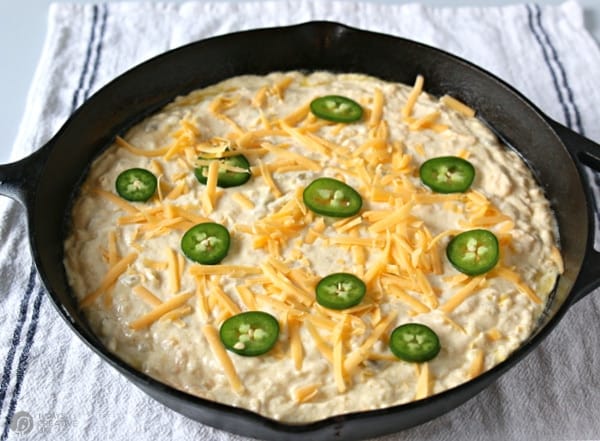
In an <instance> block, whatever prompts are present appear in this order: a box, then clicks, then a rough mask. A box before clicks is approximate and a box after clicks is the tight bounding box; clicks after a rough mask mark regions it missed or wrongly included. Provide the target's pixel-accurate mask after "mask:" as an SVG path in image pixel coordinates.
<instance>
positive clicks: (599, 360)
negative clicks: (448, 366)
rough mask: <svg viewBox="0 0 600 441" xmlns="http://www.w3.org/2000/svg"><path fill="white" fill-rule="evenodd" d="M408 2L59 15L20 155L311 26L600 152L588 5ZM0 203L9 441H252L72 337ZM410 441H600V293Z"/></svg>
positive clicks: (117, 7) (63, 9)
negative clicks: (532, 113) (153, 64)
mask: <svg viewBox="0 0 600 441" xmlns="http://www.w3.org/2000/svg"><path fill="white" fill-rule="evenodd" d="M400 3H401V2H400V1H398V4H392V3H389V2H388V3H385V4H383V3H369V2H364V3H354V2H347V1H327V0H322V1H309V0H288V1H267V2H243V3H232V2H214V3H213V2H189V3H179V4H170V3H109V4H98V5H95V4H66V3H65V4H54V5H52V6H51V7H50V10H49V17H48V33H47V37H46V42H45V46H44V50H43V54H42V56H41V59H40V62H39V66H38V69H37V72H36V74H35V77H34V81H33V84H32V86H31V89H30V93H29V97H28V101H27V105H26V111H25V115H24V117H23V121H22V124H21V127H20V130H19V134H18V137H17V140H16V142H15V145H14V150H13V153H12V157H13V159H18V158H20V157H23V156H25V155H26V154H28V153H29V152H31V151H32V150H34V149H36V148H38V147H40V146H41V145H43V144H44V142H45V141H47V140H48V139H50V138H51V136H52V135H53V134H54V133H56V131H57V130H58V129H59V127H60V126H61V124H62V123H63V122H64V121H65V120H66V119H67V118H68V116H69V114H70V113H71V112H73V110H74V109H76V108H77V107H78V106H79V105H81V104H82V103H83V102H84V101H85V100H86V98H88V97H89V96H90V95H91V94H92V93H93V92H94V91H95V90H97V89H98V88H99V87H101V86H102V85H103V84H105V83H106V82H108V81H109V80H111V79H112V78H114V77H115V76H117V75H118V74H120V73H122V72H123V71H125V70H126V69H128V68H130V67H132V66H133V65H135V64H137V63H139V62H141V61H143V60H146V59H147V58H149V57H151V56H153V55H156V54H159V53H161V52H163V51H166V50H168V49H171V48H174V47H176V46H179V45H182V44H184V43H188V42H191V41H194V40H197V39H201V38H204V37H209V36H214V35H218V34H223V33H226V32H229V31H234V30H241V29H248V28H254V27H269V26H275V25H285V24H292V23H300V22H304V21H308V20H314V19H326V20H334V21H339V22H342V23H346V24H349V25H353V26H357V27H360V28H364V29H369V30H375V31H380V32H385V33H390V34H394V35H399V36H403V37H408V38H411V39H415V40H418V41H421V42H424V43H427V44H430V45H433V46H437V47H440V48H443V49H446V50H448V51H450V52H453V53H454V54H457V55H459V56H462V57H464V58H466V59H468V60H470V61H472V62H475V63H477V64H479V65H480V66H482V67H484V68H486V69H488V70H490V71H492V72H494V73H495V74H497V75H499V76H500V77H501V78H503V79H504V80H506V81H508V82H509V83H511V84H513V85H514V86H515V87H516V88H517V89H519V90H520V91H522V92H523V93H524V94H525V95H526V96H528V97H529V98H530V99H532V100H533V101H534V102H535V103H536V104H537V105H538V106H539V107H540V108H541V109H542V110H543V111H545V112H547V113H548V114H549V115H550V116H551V117H553V118H555V119H557V120H558V121H560V122H562V123H564V124H566V125H568V126H570V127H572V128H573V129H574V130H576V131H578V132H580V133H583V134H585V135H586V136H588V137H589V138H591V139H594V140H596V141H600V124H598V121H600V106H599V105H598V103H600V88H599V87H598V80H599V79H600V52H599V50H598V47H597V45H596V43H595V42H594V41H593V40H592V38H591V37H590V35H589V33H588V32H587V31H586V30H585V28H584V20H583V11H582V8H581V7H580V5H579V4H578V3H576V2H574V1H568V2H566V3H564V4H561V5H556V6H543V7H541V6H537V5H535V4H527V5H525V4H520V5H513V6H507V7H494V8H492V7H490V8H476V7H468V8H467V7H463V8H430V7H424V6H422V5H418V4H404V5H403V4H400ZM24 25H25V24H24ZM257 50H260V48H257ZM3 68H8V66H6V65H5V66H4V67H3ZM560 166H561V165H560V164H557V169H560ZM1 199H2V200H1V201H0V281H1V283H2V294H1V295H0V322H1V326H0V354H1V356H2V357H1V358H0V421H1V423H2V425H1V426H0V427H1V430H2V432H1V433H0V441H4V440H7V439H10V440H75V439H78V440H99V441H100V440H102V441H104V440H124V439H127V440H158V439H163V440H166V439H174V440H192V439H193V440H241V439H244V438H243V437H241V436H237V435H231V434H228V433H225V432H222V431H219V430H215V429H212V428H210V427H207V426H204V425H202V424H199V423H197V422H194V421H191V420H189V419H187V418H185V417H183V416H181V415H179V414H177V413H175V412H173V411H171V410H169V409H167V408H166V407H163V406H162V405H160V404H158V403H157V402H155V401H153V400H152V399H150V398H148V397H147V396H146V395H144V394H143V393H142V392H140V391H139V390H138V389H137V388H135V387H133V386H132V385H131V384H130V383H129V382H128V381H127V380H125V379H124V378H123V377H121V376H120V375H119V374H117V373H116V371H114V370H113V369H112V368H110V367H108V366H107V365H106V364H105V363H103V362H102V361H101V360H100V358H99V357H98V356H96V355H95V354H94V353H93V352H92V351H91V350H89V349H88V348H87V347H86V346H85V345H84V344H83V343H81V342H80V341H79V340H78V339H77V338H75V337H74V336H73V334H72V332H71V331H70V330H69V328H68V327H67V326H66V325H65V323H63V321H62V319H61V318H60V317H59V316H58V314H57V313H56V311H55V310H54V308H53V307H52V304H51V302H50V301H49V298H48V297H47V296H46V294H45V293H44V288H43V287H42V285H41V283H40V280H39V278H38V277H37V275H36V273H35V271H34V270H33V269H32V263H31V256H30V252H29V250H28V246H27V236H26V229H25V221H24V213H23V211H22V210H21V209H20V207H19V206H17V204H15V203H12V202H9V201H7V200H5V199H4V198H1ZM573 215H574V216H575V215H578V214H577V213H573ZM11 423H12V424H11ZM400 439H401V440H534V441H535V440H575V439H577V440H590V439H600V292H596V293H594V294H592V295H590V296H588V297H586V298H585V299H583V300H582V301H580V302H579V303H578V304H577V305H576V306H574V307H573V308H572V309H571V310H570V311H569V312H568V313H567V314H566V316H565V317H564V319H563V320H562V321H561V323H560V324H559V325H558V327H557V328H556V329H555V330H554V331H553V332H552V333H551V335H550V336H549V337H548V338H547V339H546V340H545V341H544V342H543V343H542V344H541V345H540V346H539V347H538V348H536V349H535V350H534V351H533V353H532V354H531V355H529V356H528V357H527V358H526V359H525V360H524V361H523V362H521V363H520V364H519V365H518V366H517V367H515V368H514V369H512V370H511V371H509V372H508V373H507V374H506V375H504V376H503V377H502V378H501V379H500V380H498V381H497V382H495V383H494V384H493V385H492V386H491V387H489V388H488V389H486V390H485V391H484V392H482V393H481V394H479V395H478V396H477V397H475V398H474V399H472V400H471V401H469V402H467V403H466V404H464V405H462V406H460V407H459V408H457V409H455V410H453V411H451V412H449V413H448V414H446V415H444V416H442V417H440V418H437V419H435V420H433V421H430V422H428V423H426V424H424V425H422V426H419V427H415V428H412V429H409V430H406V431H404V432H402V433H401V434H395V435H389V436H387V437H384V438H382V440H388V441H391V440H400Z"/></svg>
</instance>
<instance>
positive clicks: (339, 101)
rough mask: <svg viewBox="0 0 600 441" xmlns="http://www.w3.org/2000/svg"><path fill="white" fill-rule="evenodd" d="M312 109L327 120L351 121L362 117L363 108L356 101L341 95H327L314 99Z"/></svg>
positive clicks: (311, 104) (315, 113) (316, 114)
mask: <svg viewBox="0 0 600 441" xmlns="http://www.w3.org/2000/svg"><path fill="white" fill-rule="evenodd" d="M310 111H311V112H312V113H313V114H314V115H315V116H317V117H319V118H321V119H325V120H327V121H334V122H343V123H351V122H354V121H358V120H359V119H361V118H362V114H363V109H362V107H361V106H360V104H358V103H357V102H356V101H354V100H351V99H350V98H346V97H345V96H339V95H327V96H322V97H319V98H316V99H314V100H313V101H312V102H311V103H310Z"/></svg>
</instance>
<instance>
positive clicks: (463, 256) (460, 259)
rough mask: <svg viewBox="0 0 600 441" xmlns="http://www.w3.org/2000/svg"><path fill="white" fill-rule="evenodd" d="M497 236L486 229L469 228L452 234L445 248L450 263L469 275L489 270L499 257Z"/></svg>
mask: <svg viewBox="0 0 600 441" xmlns="http://www.w3.org/2000/svg"><path fill="white" fill-rule="evenodd" d="M499 248H500V247H499V245H498V238H497V237H496V236H495V235H494V233H492V232H491V231H488V230H469V231H465V232H463V233H460V234H458V235H457V236H454V237H453V238H452V240H451V241H450V242H449V243H448V246H447V248H446V256H447V257H448V260H449V261H450V263H451V264H452V265H453V266H454V267H455V268H456V269H457V270H458V271H460V272H461V273H465V274H467V275H469V276H477V275H479V274H483V273H487V272H488V271H490V270H491V269H492V268H494V266H496V264H497V263H498V260H499V258H500V251H499Z"/></svg>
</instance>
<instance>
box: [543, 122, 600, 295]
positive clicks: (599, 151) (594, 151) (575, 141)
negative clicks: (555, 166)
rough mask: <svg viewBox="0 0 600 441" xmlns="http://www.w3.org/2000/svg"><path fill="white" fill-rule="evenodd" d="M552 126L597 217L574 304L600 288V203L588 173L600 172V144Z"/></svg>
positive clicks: (563, 127)
mask: <svg viewBox="0 0 600 441" xmlns="http://www.w3.org/2000/svg"><path fill="white" fill-rule="evenodd" d="M550 124H551V125H552V127H553V128H554V130H555V131H556V133H557V134H558V136H559V137H560V139H561V140H562V141H563V143H564V144H565V146H566V147H567V149H568V150H569V151H570V152H571V153H572V155H573V157H574V159H575V163H576V164H577V167H578V168H579V170H580V173H581V176H582V177H583V179H584V181H585V186H584V188H585V190H586V195H587V198H588V203H589V204H590V206H591V207H592V210H593V213H594V216H592V219H590V225H591V227H590V228H591V229H592V234H591V237H590V239H589V242H588V246H587V250H586V253H585V256H584V259H583V265H582V267H581V272H580V273H579V276H578V277H577V281H576V282H575V286H574V287H573V292H574V293H576V295H575V298H574V302H577V301H579V300H581V299H582V298H583V297H585V296H586V295H587V294H589V293H590V292H592V291H593V290H595V289H596V288H598V287H599V286H600V252H598V251H597V250H595V249H594V228H595V227H596V229H598V228H600V214H599V210H600V202H599V201H597V200H595V198H594V195H593V193H592V190H591V185H592V184H591V182H590V179H593V177H592V173H590V170H586V168H587V167H589V168H590V169H591V170H592V171H595V172H596V173H600V145H599V144H596V143H595V142H593V141H591V140H589V139H587V138H586V137H584V136H581V135H580V134H578V133H576V132H574V131H573V130H571V129H569V128H567V127H565V126H563V125H562V124H559V123H557V122H556V121H550ZM598 182H600V180H598Z"/></svg>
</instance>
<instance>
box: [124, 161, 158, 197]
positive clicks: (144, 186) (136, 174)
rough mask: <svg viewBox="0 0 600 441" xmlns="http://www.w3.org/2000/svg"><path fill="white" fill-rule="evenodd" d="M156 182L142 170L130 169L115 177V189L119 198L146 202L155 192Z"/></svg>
mask: <svg viewBox="0 0 600 441" xmlns="http://www.w3.org/2000/svg"><path fill="white" fill-rule="evenodd" d="M157 185H158V181H157V179H156V176H154V175H153V174H152V172H150V171H148V170H146V169H144V168H130V169H128V170H125V171H123V172H121V174H119V176H117V180H116V182H115V188H116V190H117V193H118V194H119V196H121V197H122V198H123V199H126V200H128V201H132V202H146V201H147V200H148V199H150V198H151V197H152V195H153V194H154V192H155V191H156V186H157Z"/></svg>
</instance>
